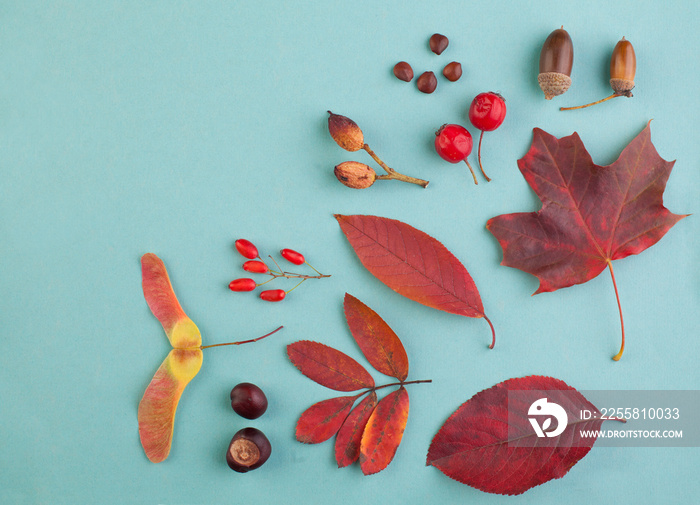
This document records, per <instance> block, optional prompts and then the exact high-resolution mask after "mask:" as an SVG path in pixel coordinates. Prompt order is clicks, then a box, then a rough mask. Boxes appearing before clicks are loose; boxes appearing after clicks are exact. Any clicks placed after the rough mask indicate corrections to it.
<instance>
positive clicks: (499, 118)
mask: <svg viewBox="0 0 700 505" xmlns="http://www.w3.org/2000/svg"><path fill="white" fill-rule="evenodd" d="M505 118H506V101H505V100H504V99H503V97H502V96H501V95H499V94H498V93H493V92H492V91H489V92H488V93H479V94H478V95H476V97H474V100H472V104H471V106H470V107H469V121H471V122H472V124H473V125H474V126H475V127H476V128H478V129H479V130H481V135H480V136H479V149H478V154H477V157H478V159H479V169H480V170H481V173H482V174H484V177H485V178H486V180H487V181H490V180H491V179H489V177H488V176H487V175H486V173H485V172H484V167H483V165H482V164H481V140H482V139H483V138H484V132H490V131H493V130H495V129H496V128H498V127H499V126H501V124H503V120H504V119H505Z"/></svg>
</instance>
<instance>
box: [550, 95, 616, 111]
mask: <svg viewBox="0 0 700 505" xmlns="http://www.w3.org/2000/svg"><path fill="white" fill-rule="evenodd" d="M617 96H623V95H621V94H618V93H613V94H612V95H610V96H608V97H605V98H603V99H602V100H598V101H597V102H591V103H587V104H586V105H579V106H578V107H559V110H576V109H585V108H586V107H590V106H591V105H598V104H599V103H603V102H607V101H608V100H610V99H612V98H615V97H617Z"/></svg>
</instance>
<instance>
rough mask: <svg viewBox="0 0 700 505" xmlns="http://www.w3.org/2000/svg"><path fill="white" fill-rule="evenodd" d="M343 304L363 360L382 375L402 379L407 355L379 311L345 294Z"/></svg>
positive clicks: (404, 374) (405, 375) (405, 374)
mask: <svg viewBox="0 0 700 505" xmlns="http://www.w3.org/2000/svg"><path fill="white" fill-rule="evenodd" d="M344 307H345V319H347V321H348V326H349V327H350V333H352V336H353V337H354V338H355V341H356V342H357V345H359V346H360V350H362V354H364V355H365V358H367V361H369V362H370V364H371V365H372V366H373V367H374V368H376V369H377V370H378V371H380V372H381V373H383V374H384V375H388V376H390V377H396V378H397V379H398V380H400V381H404V380H406V377H408V356H407V355H406V350H405V349H404V347H403V344H402V343H401V340H399V337H398V336H397V335H396V333H394V330H392V329H391V328H390V327H389V325H388V324H386V322H385V321H384V320H383V319H382V318H381V317H380V316H379V314H377V313H376V312H375V311H373V310H372V309H371V308H369V307H368V306H367V305H365V304H364V303H362V302H361V301H360V300H358V299H357V298H355V297H354V296H352V295H349V294H347V293H345V302H344Z"/></svg>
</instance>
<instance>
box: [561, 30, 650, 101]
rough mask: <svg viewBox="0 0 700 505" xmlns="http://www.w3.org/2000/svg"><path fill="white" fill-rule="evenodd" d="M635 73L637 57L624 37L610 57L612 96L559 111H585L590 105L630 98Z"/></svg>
mask: <svg viewBox="0 0 700 505" xmlns="http://www.w3.org/2000/svg"><path fill="white" fill-rule="evenodd" d="M636 71H637V57H636V56H635V55H634V48H633V47H632V44H631V43H630V41H629V40H626V39H625V38H624V37H622V39H621V40H620V41H619V42H618V43H617V44H615V49H613V52H612V56H611V57H610V87H611V88H612V89H613V94H612V95H610V96H607V97H605V98H602V99H600V100H598V101H596V102H591V103H587V104H586V105H579V106H578V107H560V108H559V110H576V109H585V108H586V107H590V106H591V105H597V104H599V103H603V102H607V101H608V100H611V99H613V98H616V97H618V96H626V97H628V98H631V97H632V88H634V74H635V73H636Z"/></svg>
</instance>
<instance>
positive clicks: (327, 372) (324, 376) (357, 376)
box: [287, 340, 374, 391]
mask: <svg viewBox="0 0 700 505" xmlns="http://www.w3.org/2000/svg"><path fill="white" fill-rule="evenodd" d="M287 355H288V356H289V359H290V360H292V363H294V366H296V367H297V368H298V369H299V370H300V371H301V373H303V374H304V375H306V376H307V377H308V378H309V379H311V380H312V381H315V382H318V383H319V384H321V385H322V386H326V387H327V388H330V389H334V390H336V391H357V390H359V389H363V388H372V387H374V379H373V378H372V376H371V375H370V374H369V372H368V371H367V370H365V368H364V367H363V366H362V365H360V364H359V363H358V362H357V361H355V360H354V359H352V358H351V357H350V356H348V355H347V354H344V353H342V352H340V351H338V350H336V349H333V348H332V347H329V346H327V345H323V344H319V343H318V342H311V341H309V340H301V341H299V342H294V343H293V344H289V345H288V346H287Z"/></svg>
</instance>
